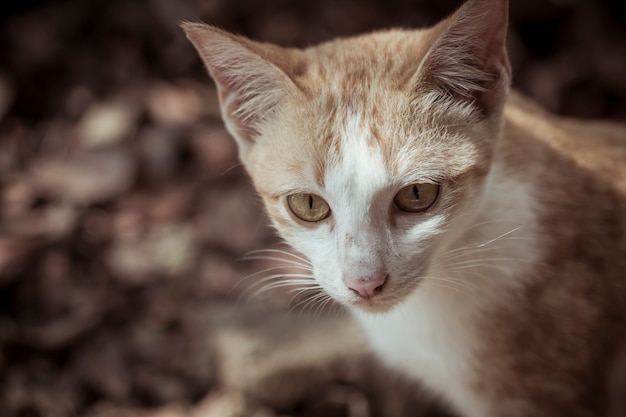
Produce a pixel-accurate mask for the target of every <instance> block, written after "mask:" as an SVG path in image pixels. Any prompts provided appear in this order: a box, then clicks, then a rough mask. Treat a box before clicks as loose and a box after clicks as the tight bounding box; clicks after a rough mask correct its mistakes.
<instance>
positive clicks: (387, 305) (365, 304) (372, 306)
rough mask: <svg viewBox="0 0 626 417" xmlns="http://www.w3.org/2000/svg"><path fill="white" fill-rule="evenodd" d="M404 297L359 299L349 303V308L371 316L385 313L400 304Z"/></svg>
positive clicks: (390, 296)
mask: <svg viewBox="0 0 626 417" xmlns="http://www.w3.org/2000/svg"><path fill="white" fill-rule="evenodd" d="M405 298H406V297H403V296H393V295H390V294H381V295H380V296H376V297H373V298H367V299H366V298H360V299H358V300H354V301H352V302H351V303H350V308H352V309H356V310H360V311H362V312H365V313H371V314H384V313H387V312H389V311H391V310H393V309H394V308H396V307H397V306H398V305H400V304H402V302H403V301H404V299H405Z"/></svg>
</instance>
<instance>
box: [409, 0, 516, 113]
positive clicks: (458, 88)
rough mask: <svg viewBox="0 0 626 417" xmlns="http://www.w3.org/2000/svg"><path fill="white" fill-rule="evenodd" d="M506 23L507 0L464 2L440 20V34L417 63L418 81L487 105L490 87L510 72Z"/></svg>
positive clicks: (499, 82) (500, 81)
mask: <svg viewBox="0 0 626 417" xmlns="http://www.w3.org/2000/svg"><path fill="white" fill-rule="evenodd" d="M507 24H508V9H507V5H506V1H481V0H470V1H468V2H466V3H465V4H463V5H462V6H461V7H460V8H459V10H457V12H456V13H455V14H454V15H452V16H451V17H450V18H448V19H447V20H445V21H444V22H442V23H440V28H439V30H441V32H442V34H441V35H440V37H439V39H438V40H437V41H435V43H434V44H433V46H432V47H431V49H430V51H429V52H428V53H427V55H426V57H425V58H424V61H423V62H422V64H421V66H420V70H419V77H420V82H419V84H422V85H423V84H427V85H429V86H430V87H431V88H432V87H434V88H437V89H442V90H443V91H446V92H448V93H449V94H451V95H452V96H454V97H458V98H460V99H470V100H477V101H479V104H480V105H482V106H483V107H489V106H488V101H489V97H488V95H489V91H491V90H493V89H497V88H498V87H502V86H503V85H506V82H504V83H503V82H502V81H503V80H502V78H503V77H507V79H508V77H509V74H510V67H509V63H508V58H507V54H506V50H505V39H506V30H507ZM435 30H437V29H435ZM507 82H508V81H507ZM483 99H485V100H484V101H485V102H484V103H483V102H482V101H483Z"/></svg>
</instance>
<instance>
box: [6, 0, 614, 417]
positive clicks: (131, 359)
mask: <svg viewBox="0 0 626 417" xmlns="http://www.w3.org/2000/svg"><path fill="white" fill-rule="evenodd" d="M512 3H513V4H512V5H511V29H510V35H509V50H510V54H511V61H512V64H513V68H514V79H515V86H516V88H519V89H521V90H522V91H524V92H525V93H526V94H528V95H530V96H532V97H534V98H535V99H536V100H538V101H539V102H541V103H542V104H543V105H544V106H546V107H547V108H549V109H550V110H552V111H554V112H557V113H560V114H562V115H567V116H576V117H582V118H599V117H601V118H609V119H613V120H626V12H625V11H624V8H623V7H622V5H621V4H620V3H621V2H620V0H525V1H521V0H513V1H512ZM459 4H460V1H457V0H437V1H433V0H416V1H405V0H385V1H382V0H381V1H374V0H367V1H356V0H318V1H295V0H90V1H80V0H21V1H11V0H3V1H2V2H1V3H0V410H1V411H0V414H2V416H7V417H56V416H59V417H65V416H132V417H134V416H151V417H154V416H159V417H166V416H167V417H178V416H195V417H208V416H223V417H228V416H235V415H240V416H257V415H258V416H267V417H271V416H277V415H281V416H288V415H289V416H311V417H313V416H346V417H348V416H350V417H368V416H375V415H383V416H385V415H393V416H402V415H408V414H411V415H416V413H417V411H416V410H417V409H418V408H419V407H420V404H418V403H416V401H415V399H414V396H412V395H404V394H406V392H407V391H402V390H399V389H394V392H393V393H390V392H389V391H390V389H389V387H390V386H392V385H393V384H396V383H397V384H402V382H401V381H400V382H398V381H397V380H394V382H393V384H392V383H391V382H384V383H383V382H381V381H382V380H381V379H380V378H379V377H374V376H373V375H378V374H376V372H381V371H380V370H377V369H374V368H375V367H376V365H375V364H372V363H371V361H370V360H369V359H367V353H366V352H365V351H364V348H362V346H361V344H360V342H359V343H356V342H354V340H358V336H355V338H356V339H354V340H352V341H346V340H345V339H347V338H348V337H347V336H346V335H347V334H348V333H345V332H343V330H342V332H339V333H338V334H336V335H335V336H333V334H334V333H333V331H329V330H328V329H326V328H325V327H324V326H325V325H326V324H324V323H325V322H324V321H323V320H319V317H318V319H317V320H314V322H311V323H309V322H307V321H306V320H308V318H307V316H306V315H304V316H302V317H300V318H298V319H295V320H302V321H296V322H295V323H296V324H295V325H294V321H293V320H292V319H286V318H285V317H286V316H285V315H284V314H285V313H284V312H290V313H289V314H290V316H289V317H293V316H297V314H295V315H294V313H297V312H299V311H306V310H307V305H308V309H309V310H311V309H315V308H317V309H318V310H319V308H318V307H319V306H318V305H316V304H315V303H311V302H307V299H306V298H305V299H303V300H301V299H299V298H298V297H295V298H293V297H292V296H291V294H289V293H288V292H286V291H280V289H279V290H278V291H273V292H272V291H269V292H267V293H264V294H262V295H259V296H258V297H252V298H253V302H250V301H247V300H248V298H249V297H248V296H247V295H249V294H250V293H251V292H252V294H254V292H256V291H257V290H258V288H259V286H258V282H257V283H255V280H257V281H258V279H259V277H260V276H261V275H260V274H259V275H256V274H255V272H257V271H264V270H267V269H268V268H273V267H276V266H277V264H276V262H277V261H276V260H272V259H256V260H255V259H252V258H253V257H250V259H248V260H246V257H245V255H246V253H248V252H250V251H252V250H256V249H259V248H267V247H278V246H277V245H279V242H278V240H277V239H276V237H275V236H274V234H273V233H272V231H271V230H270V229H269V228H268V227H267V220H266V219H265V218H264V216H263V214H262V210H261V207H260V204H259V202H258V200H257V198H256V197H255V196H254V194H253V192H252V190H251V187H250V185H249V183H248V179H247V177H246V175H245V173H244V171H243V169H242V168H241V167H240V166H239V165H238V163H237V159H236V149H235V146H234V143H233V142H232V139H231V138H230V137H229V135H228V134H227V133H226V132H225V131H224V128H223V125H222V123H221V121H220V118H219V109H218V106H217V101H216V97H215V89H214V86H213V84H212V82H211V81H210V79H209V78H208V76H206V74H205V72H204V69H203V67H202V65H201V63H200V61H199V59H198V58H197V56H196V54H195V52H194V51H193V49H192V47H191V45H190V44H189V43H188V42H187V41H186V40H185V38H184V36H183V34H182V31H181V30H180V29H179V28H178V22H180V21H182V20H189V21H205V22H207V23H212V24H215V25H218V26H221V27H223V28H225V29H228V30H231V31H233V32H237V33H241V34H245V35H248V36H250V37H253V38H255V39H258V40H263V41H270V42H276V43H279V44H282V45H289V46H306V45H311V44H314V43H317V42H320V41H325V40H329V39H331V38H335V37H339V36H346V35H352V34H357V33H361V32H363V31H369V30H373V29H379V28H386V27H391V26H404V27H419V26H424V25H430V24H433V23H435V22H436V21H438V20H439V19H441V18H442V17H444V16H445V15H447V14H449V13H450V12H451V11H452V10H453V9H454V8H455V7H457V6H458V5H459ZM279 263H280V262H279ZM281 264H284V265H285V268H284V269H282V270H281V269H277V270H275V271H272V272H278V273H280V272H284V271H289V270H290V269H289V268H291V266H290V265H288V264H287V263H286V262H282V263H281ZM244 277H248V278H247V279H244ZM242 300H245V301H242ZM308 301H311V300H308ZM298 304H301V305H298ZM316 313H319V311H316ZM318 316H319V314H318ZM333 320H334V319H333ZM225 323H228V326H225ZM302 323H309V324H306V325H303V324H302ZM320 326H321V327H320ZM342 326H347V327H345V329H347V330H345V331H353V330H352V327H350V326H351V325H350V324H349V323H344V322H339V323H338V322H333V324H332V326H331V327H329V328H333V329H337V328H340V329H344V327H342ZM225 327H227V328H228V329H227V330H224V329H225ZM355 334H356V333H355ZM294 335H296V336H294ZM344 342H345V343H348V342H350V343H356V344H353V345H350V344H349V343H348V344H347V345H346V346H344V348H345V350H347V351H348V354H347V355H346V353H345V351H344V352H343V353H341V352H340V353H337V352H334V353H328V351H329V349H330V350H332V349H334V347H335V346H343V345H342V343H344ZM298 343H300V344H298ZM296 345H297V346H296ZM286 346H287V347H286ZM311 346H316V347H317V349H318V351H316V352H315V353H311V352H310V349H311ZM329 346H331V347H332V348H329ZM281 349H285V350H284V351H283V350H281ZM307 349H309V350H307ZM295 351H297V352H298V353H297V354H291V353H289V352H295ZM276 352H281V353H279V354H278V355H279V356H273V355H275V354H276ZM324 352H326V353H324ZM316 355H317V356H316ZM324 355H330V356H329V357H331V359H329V360H326V359H324V358H325V356H324ZM342 355H343V356H342ZM312 357H315V358H318V359H319V361H318V362H315V361H313V362H312V361H311V358H312ZM355 357H358V358H359V359H358V360H354V358H355ZM318 359H316V360H318ZM268 361H269V362H272V365H271V366H270V365H267V363H269V362H268ZM307 361H308V362H307ZM285 363H289V367H288V368H289V369H283V370H282V371H280V372H278V371H275V370H276V369H278V368H280V367H281V366H284V364H285ZM303 363H306V366H304V365H302V366H301V365H300V364H303ZM330 363H332V364H333V369H332V370H331V369H330V368H328V366H329V364H330ZM338 364H339V365H338ZM261 365H262V366H261ZM259 367H264V368H263V369H264V370H263V371H259V370H258V368H259ZM303 368H306V369H303ZM267 369H272V370H271V371H268V370H267ZM281 369H282V368H281ZM281 372H283V373H282V374H281ZM298 372H300V373H298ZM277 374H281V375H287V374H289V375H290V376H289V377H280V378H275V376H276V375H277ZM268 375H269V376H268ZM255 378H256V379H255ZM268 378H269V379H268ZM304 380H306V383H305V384H304V385H302V384H303V381H304ZM294 381H295V382H294ZM307 384H308V385H307ZM311 384H313V385H311ZM377 384H378V385H377ZM381 384H382V385H381ZM296 386H297V387H299V388H295V387H296ZM312 387H313V388H312ZM263 390H265V391H263ZM298 390H299V391H298ZM296 391H298V392H296ZM242 392H245V393H246V394H245V395H244V394H242ZM248 394H250V395H248ZM394 396H395V397H394ZM391 397H394V398H395V399H394V400H393V401H395V402H393V404H391V405H390V401H391V400H389V398H391ZM400 397H402V398H400ZM407 397H410V398H409V399H407ZM220 407H221V408H220ZM229 407H230V408H229ZM394 407H395V408H394ZM242 410H243V411H242ZM390 410H394V411H390ZM237 413H239V414H237ZM424 413H425V414H427V415H434V414H433V413H434V412H432V411H428V410H426V411H424Z"/></svg>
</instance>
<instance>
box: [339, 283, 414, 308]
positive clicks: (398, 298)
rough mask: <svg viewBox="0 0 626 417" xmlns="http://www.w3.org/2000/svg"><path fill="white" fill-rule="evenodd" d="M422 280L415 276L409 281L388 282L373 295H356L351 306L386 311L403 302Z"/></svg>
mask: <svg viewBox="0 0 626 417" xmlns="http://www.w3.org/2000/svg"><path fill="white" fill-rule="evenodd" d="M421 281H422V278H415V279H412V280H410V281H409V282H402V283H394V282H387V283H386V284H385V285H384V286H383V288H382V289H381V290H380V291H379V292H378V293H377V294H375V295H373V296H371V297H359V296H355V297H354V298H353V299H352V300H350V304H351V307H353V308H359V309H361V310H363V311H366V312H368V313H377V314H381V313H386V312H388V311H390V310H392V309H393V308H395V307H396V306H398V305H399V304H401V303H402V302H403V301H404V300H405V299H406V297H408V296H409V294H411V293H412V292H413V291H414V290H415V289H416V288H417V287H418V285H419V283H420V282H421Z"/></svg>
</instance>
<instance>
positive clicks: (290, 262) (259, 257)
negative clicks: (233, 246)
mask: <svg viewBox="0 0 626 417" xmlns="http://www.w3.org/2000/svg"><path fill="white" fill-rule="evenodd" d="M244 261H272V262H280V263H282V264H283V266H287V265H290V266H295V267H298V268H302V269H307V270H309V269H311V264H304V263H302V262H301V261H300V262H299V261H296V260H295V259H289V258H280V257H277V256H269V255H254V256H246V257H245V258H244Z"/></svg>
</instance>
